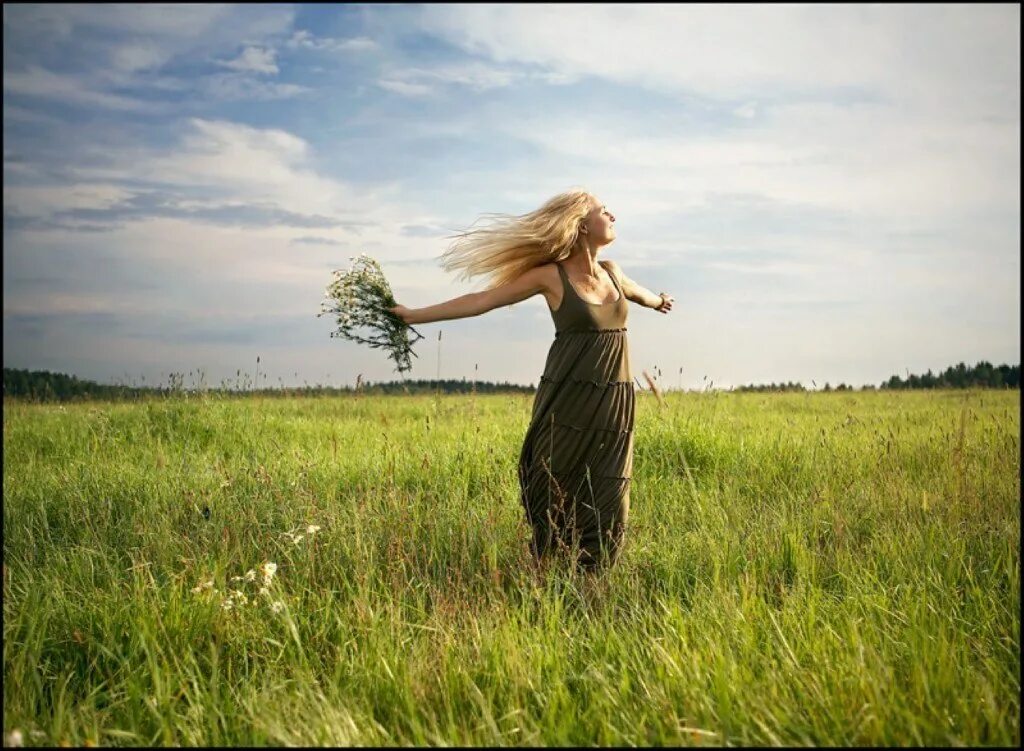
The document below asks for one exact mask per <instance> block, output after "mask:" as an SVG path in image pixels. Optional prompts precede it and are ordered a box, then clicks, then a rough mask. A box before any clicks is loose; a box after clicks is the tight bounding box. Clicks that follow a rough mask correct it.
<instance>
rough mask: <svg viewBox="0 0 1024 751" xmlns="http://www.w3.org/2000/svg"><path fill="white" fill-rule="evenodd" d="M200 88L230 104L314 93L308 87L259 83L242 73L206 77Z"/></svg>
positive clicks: (270, 82)
mask: <svg viewBox="0 0 1024 751" xmlns="http://www.w3.org/2000/svg"><path fill="white" fill-rule="evenodd" d="M199 88H200V90H201V91H203V92H204V93H205V94H206V95H207V96H209V97H211V98H213V99H221V100H224V101H229V102H230V101H238V100H243V99H253V100H257V101H270V100H272V99H288V98H290V97H296V96H300V95H302V94H308V93H310V92H311V91H312V89H310V88H309V87H308V86H300V85H299V84H294V83H277V82H274V81H258V80H256V79H254V78H252V77H250V76H247V75H245V74H242V73H223V74H217V75H212V76H206V77H205V78H203V79H202V80H201V81H200V83H199Z"/></svg>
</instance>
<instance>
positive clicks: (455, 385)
mask: <svg viewBox="0 0 1024 751" xmlns="http://www.w3.org/2000/svg"><path fill="white" fill-rule="evenodd" d="M534 390H535V388H534V386H533V385H532V384H531V385H529V386H521V385H519V384H515V383H508V382H507V381H502V382H501V383H491V382H489V381H475V382H474V381H466V379H465V378H463V379H462V380H461V381H457V380H441V381H435V380H416V381H388V382H383V383H376V384H375V383H373V382H371V381H366V382H361V383H360V384H359V386H358V388H353V387H351V386H340V387H334V386H324V385H321V384H318V385H316V386H308V385H307V386H304V387H291V386H282V387H280V388H263V389H229V388H223V387H222V388H204V389H201V391H203V392H204V393H209V394H225V395H228V394H234V395H237V394H246V395H248V394H258V395H260V396H325V395H335V394H352V393H355V392H358V393H360V394H368V395H372V394H434V393H444V394H466V393H471V392H475V393H478V394H494V393H531V392H533V391H534ZM199 391H200V390H197V389H194V388H192V389H189V388H186V387H185V386H184V378H183V376H182V375H181V374H179V373H173V374H171V378H170V385H169V386H166V387H146V386H122V385H105V384H100V383H96V382H95V381H87V380H83V379H81V378H76V377H75V376H71V375H65V374H64V373H51V372H49V371H45V370H31V371H30V370H19V369H16V368H4V380H3V395H4V396H5V397H8V396H9V397H15V398H18V399H23V400H26V401H35V402H63V401H76V400H88V399H111V400H121V399H124V400H131V399H139V398H143V397H153V396H167V395H171V394H182V393H189V394H193V393H199Z"/></svg>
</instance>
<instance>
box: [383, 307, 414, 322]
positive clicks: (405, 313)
mask: <svg viewBox="0 0 1024 751" xmlns="http://www.w3.org/2000/svg"><path fill="white" fill-rule="evenodd" d="M388 311H390V312H391V313H394V314H395V315H396V316H398V317H399V318H401V319H402V322H403V323H405V324H406V325H407V326H408V325H409V314H410V313H411V312H412V309H411V308H407V307H405V306H404V305H396V306H395V307H393V308H388Z"/></svg>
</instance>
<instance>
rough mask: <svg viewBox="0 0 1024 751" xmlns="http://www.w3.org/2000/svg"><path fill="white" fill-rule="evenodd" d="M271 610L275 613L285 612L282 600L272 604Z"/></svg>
mask: <svg viewBox="0 0 1024 751" xmlns="http://www.w3.org/2000/svg"><path fill="white" fill-rule="evenodd" d="M270 609H271V610H272V611H273V612H275V613H280V612H281V611H282V610H284V603H283V602H281V601H280V600H277V601H275V602H272V603H271V604H270Z"/></svg>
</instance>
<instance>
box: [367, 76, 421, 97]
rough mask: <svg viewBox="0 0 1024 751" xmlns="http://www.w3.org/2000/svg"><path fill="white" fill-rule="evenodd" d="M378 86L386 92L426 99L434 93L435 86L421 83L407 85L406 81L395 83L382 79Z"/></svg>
mask: <svg viewBox="0 0 1024 751" xmlns="http://www.w3.org/2000/svg"><path fill="white" fill-rule="evenodd" d="M377 85H378V86H380V87H381V88H382V89H385V90H386V91H393V92H394V93H396V94H401V95H402V96H408V97H424V96H430V95H432V94H433V93H434V87H433V86H427V85H425V84H421V83H407V82H405V81H393V80H391V79H388V78H382V79H380V80H379V81H377Z"/></svg>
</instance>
